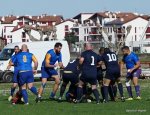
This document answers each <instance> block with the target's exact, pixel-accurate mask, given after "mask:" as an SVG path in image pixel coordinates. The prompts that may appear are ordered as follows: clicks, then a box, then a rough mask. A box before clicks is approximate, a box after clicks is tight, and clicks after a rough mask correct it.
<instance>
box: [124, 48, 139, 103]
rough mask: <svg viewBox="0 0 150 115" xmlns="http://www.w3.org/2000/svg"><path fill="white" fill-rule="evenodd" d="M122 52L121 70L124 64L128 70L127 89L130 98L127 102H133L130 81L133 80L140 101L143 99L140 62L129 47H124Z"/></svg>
mask: <svg viewBox="0 0 150 115" xmlns="http://www.w3.org/2000/svg"><path fill="white" fill-rule="evenodd" d="M122 52H123V54H124V56H123V59H122V62H121V70H122V68H123V65H124V64H126V68H127V76H126V87H127V91H128V94H129V98H128V99H127V100H133V95H132V88H131V85H130V80H132V82H133V85H134V87H135V91H136V96H137V97H136V99H138V100H140V99H141V97H140V86H139V84H138V78H139V77H140V74H141V69H140V66H141V65H140V60H139V58H138V56H137V55H136V54H135V53H133V52H131V51H130V49H129V47H128V46H124V47H123V48H122Z"/></svg>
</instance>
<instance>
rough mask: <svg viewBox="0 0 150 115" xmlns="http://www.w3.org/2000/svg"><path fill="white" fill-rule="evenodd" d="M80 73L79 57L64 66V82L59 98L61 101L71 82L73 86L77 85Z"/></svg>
mask: <svg viewBox="0 0 150 115" xmlns="http://www.w3.org/2000/svg"><path fill="white" fill-rule="evenodd" d="M79 74H80V69H79V58H77V59H76V60H73V61H71V62H69V63H68V65H67V66H66V67H65V68H64V71H63V74H62V79H63V83H62V85H61V88H60V95H59V98H58V100H59V101H61V100H62V96H63V94H64V92H65V89H66V86H67V84H68V83H69V82H70V83H71V85H70V86H71V87H77V84H78V82H79ZM70 89H71V88H70Z"/></svg>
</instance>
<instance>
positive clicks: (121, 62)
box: [119, 61, 124, 76]
mask: <svg viewBox="0 0 150 115" xmlns="http://www.w3.org/2000/svg"><path fill="white" fill-rule="evenodd" d="M119 65H120V73H121V76H122V73H123V72H122V71H123V66H124V62H123V61H120V63H119Z"/></svg>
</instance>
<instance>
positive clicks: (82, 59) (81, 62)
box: [79, 57, 84, 65]
mask: <svg viewBox="0 0 150 115" xmlns="http://www.w3.org/2000/svg"><path fill="white" fill-rule="evenodd" d="M83 62H84V58H83V57H81V58H80V60H79V64H80V65H82V64H83Z"/></svg>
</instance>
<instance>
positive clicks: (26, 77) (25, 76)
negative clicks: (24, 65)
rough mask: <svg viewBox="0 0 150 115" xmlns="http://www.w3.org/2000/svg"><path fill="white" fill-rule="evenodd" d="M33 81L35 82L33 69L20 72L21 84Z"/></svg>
mask: <svg viewBox="0 0 150 115" xmlns="http://www.w3.org/2000/svg"><path fill="white" fill-rule="evenodd" d="M32 82H34V76H33V71H26V72H20V73H19V84H20V85H21V86H22V85H24V84H27V83H32Z"/></svg>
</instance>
